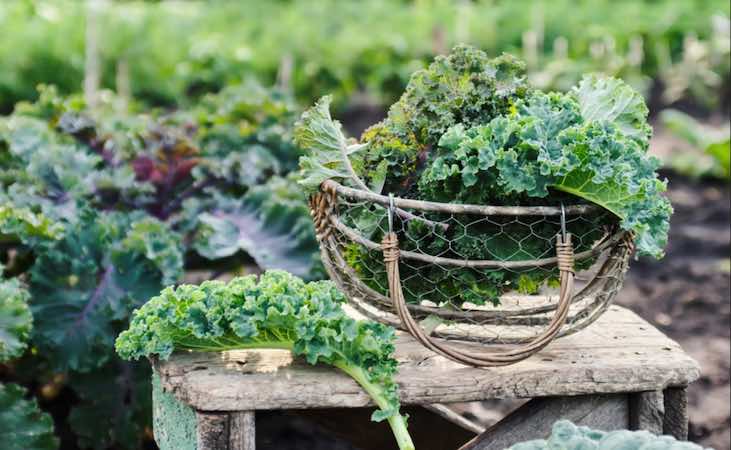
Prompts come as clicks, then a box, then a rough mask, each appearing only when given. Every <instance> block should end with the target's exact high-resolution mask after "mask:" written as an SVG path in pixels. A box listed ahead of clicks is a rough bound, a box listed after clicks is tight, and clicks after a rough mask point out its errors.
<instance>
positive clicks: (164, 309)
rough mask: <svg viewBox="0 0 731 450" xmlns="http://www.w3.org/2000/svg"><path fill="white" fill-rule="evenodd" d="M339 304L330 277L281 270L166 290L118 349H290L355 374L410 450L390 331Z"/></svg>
mask: <svg viewBox="0 0 731 450" xmlns="http://www.w3.org/2000/svg"><path fill="white" fill-rule="evenodd" d="M344 301H345V298H344V296H343V294H342V293H341V292H339V291H338V290H337V289H336V288H335V286H334V285H333V284H332V283H331V282H329V281H320V282H311V283H305V282H304V281H302V280H301V279H300V278H297V277H295V276H293V275H290V274H288V273H287V272H284V271H267V272H265V273H264V274H263V275H262V276H261V277H260V278H259V280H257V279H256V277H254V276H246V277H240V278H235V279H233V280H232V281H230V282H229V283H224V282H221V281H206V282H204V283H203V284H201V285H200V286H193V285H181V286H178V287H177V288H175V289H173V288H166V289H165V290H163V291H162V293H160V295H159V296H157V297H155V298H153V299H151V300H150V301H149V302H148V303H146V304H145V305H143V306H142V307H141V308H140V309H139V310H137V311H135V313H134V315H133V318H132V321H131V323H130V327H129V329H128V330H127V331H124V332H123V333H122V334H120V335H119V337H118V338H117V341H116V348H117V352H118V353H119V354H120V356H122V357H123V358H126V359H136V358H140V357H143V356H150V355H159V356H160V357H162V358H167V357H169V356H170V354H172V352H173V351H174V350H198V351H222V350H230V349H241V348H283V349H288V350H291V351H292V352H293V353H294V354H295V355H298V356H303V357H304V358H305V359H306V360H307V361H308V362H309V363H310V364H316V363H325V364H331V365H333V366H335V367H337V368H339V369H341V370H343V371H344V372H346V373H347V374H349V375H350V376H352V377H353V378H354V379H355V380H356V381H357V382H358V383H359V384H361V386H363V388H364V389H365V390H366V391H367V392H368V393H369V394H370V395H371V396H372V397H373V399H374V401H375V402H376V404H377V405H378V406H379V408H380V411H377V412H376V413H374V415H373V419H374V420H383V419H387V420H388V421H389V423H390V424H391V427H392V429H393V430H394V433H395V435H396V438H397V441H398V443H399V448H402V449H407V448H412V449H413V444H412V443H411V440H410V438H409V436H408V433H407V431H406V424H405V420H404V418H403V417H402V416H401V415H400V414H399V413H398V411H399V399H398V392H397V385H396V383H395V382H394V380H393V376H394V374H395V372H396V361H395V360H394V359H393V356H392V355H393V351H394V346H393V339H394V331H393V329H391V328H389V327H386V326H384V325H381V324H378V323H374V322H367V321H355V320H353V319H351V318H349V317H347V316H346V315H345V313H344V312H343V310H342V309H341V307H340V305H341V304H342V303H343V302H344Z"/></svg>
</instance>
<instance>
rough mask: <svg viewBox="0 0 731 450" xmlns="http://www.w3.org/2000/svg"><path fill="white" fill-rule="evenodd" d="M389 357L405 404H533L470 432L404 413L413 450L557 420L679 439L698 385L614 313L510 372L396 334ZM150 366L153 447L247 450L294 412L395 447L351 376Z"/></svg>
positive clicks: (543, 431)
mask: <svg viewBox="0 0 731 450" xmlns="http://www.w3.org/2000/svg"><path fill="white" fill-rule="evenodd" d="M396 357H397V359H398V360H399V375H398V377H397V381H398V383H399V385H400V392H401V401H402V403H403V404H404V405H432V404H439V405H444V404H449V403H454V402H472V401H481V400H487V399H495V398H530V399H532V400H530V401H529V402H528V403H526V404H525V405H523V406H522V407H520V408H519V409H518V410H516V411H515V412H513V413H511V414H510V415H508V416H507V417H506V418H504V419H503V420H502V421H500V422H498V423H497V424H496V425H494V426H493V427H491V428H490V429H488V430H486V431H485V432H484V433H482V434H480V435H476V433H475V431H476V430H475V429H474V427H471V426H470V425H469V423H467V424H465V423H460V424H458V425H455V424H454V421H448V420H446V419H445V417H449V416H450V414H449V411H448V409H447V408H444V407H442V406H438V407H437V408H431V407H430V408H429V410H427V409H424V408H421V407H419V406H413V407H410V406H405V407H404V409H406V410H407V412H408V413H409V414H410V415H411V416H412V417H411V418H410V420H409V430H410V432H411V434H412V437H413V438H414V442H415V444H416V448H417V449H419V450H427V449H440V450H441V449H445V450H446V449H455V448H457V447H460V446H461V445H462V444H464V445H463V446H462V447H460V448H463V449H483V450H484V449H503V448H505V447H507V446H509V445H511V444H513V443H515V442H516V441H524V440H528V439H534V438H539V437H545V436H547V435H548V434H550V427H551V425H552V424H553V422H555V421H556V420H558V419H561V418H565V419H569V420H572V421H573V422H574V423H577V424H582V425H587V426H591V427H594V428H598V429H604V430H610V429H619V428H629V429H646V430H649V431H652V432H654V433H658V434H663V433H664V434H671V435H673V436H675V437H676V438H679V439H686V437H687V430H688V428H687V427H688V417H687V409H686V406H687V400H686V392H685V388H686V386H687V385H688V384H689V383H691V382H693V381H694V380H696V379H697V378H698V376H699V368H698V364H697V363H696V362H695V361H694V360H693V359H691V358H690V357H689V356H688V355H687V354H685V353H684V352H683V350H682V349H681V348H680V346H679V345H678V344H677V343H675V342H674V341H672V340H670V339H669V338H667V337H666V336H665V335H664V334H662V333H661V332H660V331H658V330H657V329H655V328H654V327H653V326H652V325H650V324H648V323H647V322H645V321H644V320H642V319H641V318H640V317H638V316H637V315H636V314H634V313H633V312H631V311H629V310H627V309H624V308H620V307H617V306H613V307H611V308H610V309H609V311H608V312H607V313H606V314H604V315H603V316H602V317H601V318H600V319H599V320H598V321H597V322H596V323H594V324H593V325H592V326H590V327H589V328H587V329H585V330H583V331H581V332H579V333H577V334H575V335H573V336H568V337H565V338H562V339H559V340H557V341H555V342H554V343H552V344H551V345H549V346H548V347H547V348H546V349H544V350H543V351H541V352H540V353H538V354H537V355H534V356H533V357H531V358H530V359H528V360H526V361H523V362H520V363H518V364H514V365H512V366H507V367H499V368H490V369H476V368H471V367H465V366H462V365H459V364H457V363H454V362H451V361H449V360H446V359H444V358H442V357H440V356H438V355H435V354H434V353H432V352H430V351H428V350H426V349H425V348H423V347H421V346H420V345H418V344H417V343H416V342H414V340H413V339H411V338H410V337H409V336H399V338H398V342H397V345H396ZM153 364H154V368H155V371H156V376H155V377H154V379H153V387H154V389H153V390H154V393H153V402H154V422H155V438H156V440H157V442H158V445H159V446H160V448H161V450H172V449H175V450H185V449H191V450H192V449H197V450H211V449H220V450H253V449H254V448H255V428H256V427H255V422H256V421H255V411H260V410H289V411H297V414H304V415H307V416H308V417H310V418H311V419H313V420H316V421H317V422H319V423H320V424H321V425H325V426H326V427H328V428H329V429H332V430H333V432H334V433H335V434H338V435H341V436H346V437H349V438H351V440H352V441H354V443H355V444H356V445H357V446H358V447H359V448H363V449H368V448H374V449H376V448H378V449H386V448H394V444H393V441H392V439H393V438H392V436H391V433H390V430H389V429H388V427H387V425H385V424H375V423H372V422H369V420H368V416H369V414H370V412H369V411H368V410H365V409H363V408H368V407H371V406H372V403H371V401H370V398H369V397H368V396H367V395H366V394H365V393H364V392H363V391H362V389H361V388H360V387H359V386H358V385H357V384H356V383H355V382H354V381H353V380H352V379H350V378H349V377H348V376H346V375H344V374H342V373H340V372H338V371H337V370H335V369H333V368H330V367H327V366H310V365H308V364H306V363H305V362H303V361H300V360H298V359H296V360H293V359H292V357H291V355H290V354H289V352H286V351H281V350H271V351H270V350H264V351H262V350H257V351H230V352H224V353H193V352H189V353H178V354H175V355H173V356H172V357H171V358H170V359H169V360H168V361H154V362H153ZM430 411H431V412H430ZM434 411H436V412H439V413H441V414H433V412H434ZM467 441H469V442H467Z"/></svg>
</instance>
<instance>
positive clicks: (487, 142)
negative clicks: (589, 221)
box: [419, 77, 672, 257]
mask: <svg viewBox="0 0 731 450" xmlns="http://www.w3.org/2000/svg"><path fill="white" fill-rule="evenodd" d="M593 85H596V86H597V89H598V90H599V92H597V93H593V91H592V90H591V89H590V87H589V86H593ZM580 86H581V87H580V89H577V91H576V92H578V94H557V93H552V94H544V93H541V92H534V93H532V94H531V95H529V96H527V97H526V98H525V99H523V100H519V101H517V102H516V105H515V110H514V112H513V113H511V114H507V115H504V116H500V117H496V118H495V119H493V120H491V121H490V122H489V123H487V124H484V125H478V126H476V127H472V128H465V127H463V126H462V125H457V126H455V127H453V128H451V129H450V130H448V131H447V132H446V133H445V134H444V135H443V136H442V138H441V140H440V142H439V144H440V150H439V152H438V154H437V156H436V157H435V158H434V159H433V160H432V161H431V162H430V164H429V165H428V166H427V168H426V169H425V171H424V173H423V174H422V176H421V178H420V180H419V190H420V192H421V193H422V194H423V195H424V197H426V198H429V199H437V200H442V201H449V199H450V198H451V199H453V200H456V201H462V202H470V203H498V204H499V203H511V202H512V203H515V204H526V202H527V201H529V199H530V198H546V197H549V190H551V192H553V193H552V195H551V197H549V198H548V200H549V201H551V202H553V203H557V202H558V201H559V200H564V201H566V199H561V197H560V196H557V195H556V193H555V192H556V191H560V192H564V193H567V194H570V195H572V196H576V197H579V198H582V199H584V200H586V201H589V202H592V203H596V204H597V205H599V206H601V207H603V208H605V209H607V210H608V211H610V212H612V213H613V214H615V215H616V216H617V217H619V218H620V219H621V225H622V227H623V228H625V229H627V230H631V231H633V232H634V233H635V234H636V241H637V249H638V251H639V253H641V254H647V255H652V256H655V257H661V256H662V249H663V247H664V246H665V244H666V242H667V232H668V227H669V216H670V214H671V213H672V208H671V206H670V202H669V201H668V200H667V199H666V198H665V197H664V196H663V195H662V193H663V192H664V191H665V182H663V181H661V180H659V179H658V177H657V173H656V170H657V168H658V166H659V161H658V160H657V159H656V158H653V157H648V156H647V155H646V152H645V151H646V148H647V139H648V137H649V134H648V133H649V132H648V129H649V128H648V126H647V123H646V116H645V114H646V112H647V109H646V107H644V103H637V102H636V96H637V95H639V94H637V93H636V92H634V91H633V90H632V89H631V88H630V87H629V86H627V85H626V84H624V83H622V82H620V81H618V80H613V79H612V80H609V81H606V82H604V81H602V80H601V79H599V78H596V77H591V78H588V79H586V80H585V81H584V82H582V84H581V85H580ZM607 86H611V87H612V89H611V92H612V93H613V95H614V96H615V97H614V98H615V100H616V101H614V103H611V101H610V100H606V99H605V96H607V95H609V94H607V93H606V90H607ZM577 96H581V97H577ZM623 99H624V100H623ZM590 100H591V101H590ZM592 102H594V103H592ZM607 102H610V103H609V104H607ZM595 103H596V104H598V105H603V106H604V107H606V108H610V109H611V114H610V113H606V114H600V113H598V112H597V111H595V109H596V108H599V107H598V106H593V105H594V104H595ZM622 106H624V108H623V107H622ZM602 111H603V110H602ZM584 114H586V116H584ZM638 118H641V120H639V119H638ZM615 121H616V122H615ZM568 201H571V200H570V199H568Z"/></svg>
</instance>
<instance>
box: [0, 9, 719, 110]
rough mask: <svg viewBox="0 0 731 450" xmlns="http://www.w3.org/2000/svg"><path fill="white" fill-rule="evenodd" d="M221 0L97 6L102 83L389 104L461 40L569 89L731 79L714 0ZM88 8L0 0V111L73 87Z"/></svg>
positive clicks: (676, 92) (170, 100) (144, 92)
mask: <svg viewBox="0 0 731 450" xmlns="http://www.w3.org/2000/svg"><path fill="white" fill-rule="evenodd" d="M217 6H218V7H217V8H210V7H209V6H208V3H207V2H206V1H188V2H173V3H170V2H109V3H108V4H107V6H106V8H105V9H104V10H103V11H102V12H101V13H100V14H99V17H98V20H99V21H100V23H101V25H100V29H101V30H114V33H103V32H102V33H100V36H99V42H98V44H97V45H98V47H99V49H100V65H101V69H100V72H101V74H100V75H101V80H102V85H103V87H107V88H114V87H116V88H117V90H127V89H128V90H129V91H130V93H131V94H132V96H133V97H135V98H140V99H143V100H144V101H146V102H147V103H150V104H156V105H160V104H165V105H172V104H176V103H179V102H181V101H182V102H186V101H187V99H190V98H192V99H195V98H197V97H198V96H200V95H201V94H202V93H205V92H215V91H217V90H219V89H220V88H222V87H223V86H224V85H226V84H227V83H230V82H232V81H241V77H243V76H247V75H256V76H259V77H260V78H261V79H262V81H265V82H267V83H270V82H274V81H275V78H277V76H279V78H280V80H282V79H289V84H290V85H291V87H292V88H293V90H294V92H295V93H296V95H297V96H298V98H299V99H301V100H303V101H304V102H307V103H309V102H311V101H313V100H314V99H315V98H318V97H319V96H321V95H322V93H323V92H334V93H336V94H337V98H338V99H341V100H346V99H348V98H350V97H351V96H352V95H353V94H354V93H357V92H359V91H365V92H366V93H368V94H369V96H370V97H371V98H373V99H374V100H375V101H377V102H379V103H381V104H388V103H391V102H393V101H394V100H395V99H396V98H398V96H399V95H400V92H401V91H402V90H403V88H404V86H405V84H406V82H407V81H408V78H409V75H410V73H411V72H413V71H414V70H415V69H419V68H422V67H423V66H424V65H425V62H426V61H428V60H429V59H431V58H432V57H433V56H434V55H435V54H438V53H439V52H443V51H446V50H447V49H448V48H450V47H451V46H453V45H455V44H456V43H458V42H467V43H471V44H473V45H475V46H479V47H480V48H482V49H484V50H486V51H488V52H490V53H491V54H499V53H500V52H502V51H510V52H513V53H519V54H521V55H522V57H523V58H525V59H526V60H527V61H528V62H529V65H530V66H529V75H530V77H531V79H532V82H533V83H534V84H536V85H537V86H539V87H540V88H542V89H559V90H566V89H568V88H569V87H570V86H572V85H573V84H574V83H575V82H576V81H578V80H579V78H580V76H581V74H582V73H584V72H587V71H601V72H604V73H608V74H610V75H613V76H621V77H623V78H624V79H628V80H631V81H632V84H633V86H635V87H636V88H646V89H647V92H649V87H650V84H651V82H652V80H653V79H660V80H662V86H663V87H664V90H665V95H664V97H665V101H675V100H677V99H678V98H683V97H690V98H692V99H695V100H697V101H698V102H701V103H704V102H710V103H712V102H713V101H715V100H717V98H718V96H717V95H715V94H716V92H717V89H718V88H719V85H722V84H723V83H724V82H725V83H728V75H727V74H728V70H729V63H728V46H727V45H725V42H726V41H728V34H727V33H728V31H727V30H728V25H727V24H728V18H729V5H728V2H725V1H721V0H713V1H684V2H678V1H673V0H663V1H647V0H646V1H633V0H622V1H616V0H615V1H611V0H601V1H594V2H591V4H590V5H588V4H587V5H584V4H582V5H576V3H575V2H573V1H571V0H556V1H551V2H531V1H527V0H522V1H512V2H495V1H489V0H478V1H469V2H457V3H455V2H452V1H447V0H422V1H417V2H413V1H410V2H407V1H386V0H381V1H373V2H367V3H363V2H354V1H338V0H328V1H322V2H318V3H316V4H313V3H312V2H309V1H305V0H301V1H290V2H260V1H257V0H246V1H237V2H227V3H226V4H223V5H217ZM85 13H86V9H85V7H84V4H83V3H79V2H68V1H63V2H59V1H58V0H24V1H13V2H3V3H2V4H1V5H0V28H2V29H3V30H4V31H5V35H4V39H3V42H2V43H1V44H0V59H2V61H3V62H4V66H3V67H4V70H3V73H2V74H0V110H4V111H8V110H9V109H10V108H12V106H13V104H14V103H16V102H17V101H19V100H27V99H30V98H33V96H34V95H35V86H36V85H37V84H38V83H53V84H56V85H59V86H60V88H61V89H62V90H63V92H65V93H72V92H75V91H76V90H78V89H79V87H80V86H81V85H82V80H83V77H84V42H85V36H84V32H85V26H84V24H85V22H86V21H85ZM724 26H725V28H724ZM724 30H726V31H725V33H726V34H725V35H724V34H723V33H724ZM140 36H144V38H142V39H140ZM18 49H23V51H22V52H21V51H18ZM699 50H700V51H699ZM287 59H289V60H290V61H291V62H292V64H290V65H289V67H291V73H290V74H289V75H286V74H284V72H286V71H287V69H285V67H287V66H288V64H283V61H286V60H287ZM123 80H127V81H126V82H125V81H123ZM724 80H725V81H724ZM118 84H119V86H118ZM658 84H660V83H658Z"/></svg>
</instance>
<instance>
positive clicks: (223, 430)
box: [196, 411, 256, 450]
mask: <svg viewBox="0 0 731 450" xmlns="http://www.w3.org/2000/svg"><path fill="white" fill-rule="evenodd" d="M196 419H197V427H196V449H197V450H256V424H255V415H254V411H240V412H232V413H216V412H206V411H197V412H196Z"/></svg>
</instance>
